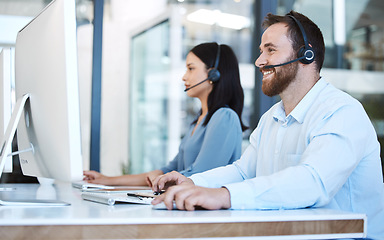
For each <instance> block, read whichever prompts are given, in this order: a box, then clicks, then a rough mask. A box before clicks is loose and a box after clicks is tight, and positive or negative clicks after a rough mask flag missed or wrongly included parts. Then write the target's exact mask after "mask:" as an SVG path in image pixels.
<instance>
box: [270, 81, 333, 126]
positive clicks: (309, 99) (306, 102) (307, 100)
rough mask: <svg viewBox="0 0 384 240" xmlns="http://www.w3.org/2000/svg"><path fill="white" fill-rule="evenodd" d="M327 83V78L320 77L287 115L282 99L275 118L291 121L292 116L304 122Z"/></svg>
mask: <svg viewBox="0 0 384 240" xmlns="http://www.w3.org/2000/svg"><path fill="white" fill-rule="evenodd" d="M327 84H328V83H327V82H326V81H325V80H323V79H322V78H320V80H319V81H317V83H316V84H315V85H314V86H313V87H312V88H311V90H309V92H308V93H307V94H306V95H305V96H304V98H303V99H301V101H300V102H299V104H297V106H296V107H295V108H294V109H293V110H292V112H291V113H290V114H289V115H288V116H285V110H284V105H283V102H282V101H280V102H279V103H278V106H277V108H276V110H275V112H274V114H273V118H274V119H275V120H276V121H282V122H286V121H289V120H290V119H291V118H293V119H295V120H296V121H297V122H298V123H300V124H302V123H303V121H304V117H305V115H306V113H307V112H308V109H309V108H310V107H311V105H312V104H313V102H314V101H315V99H316V97H317V96H318V95H319V93H320V92H321V91H322V90H323V89H324V88H325V87H326V85H327Z"/></svg>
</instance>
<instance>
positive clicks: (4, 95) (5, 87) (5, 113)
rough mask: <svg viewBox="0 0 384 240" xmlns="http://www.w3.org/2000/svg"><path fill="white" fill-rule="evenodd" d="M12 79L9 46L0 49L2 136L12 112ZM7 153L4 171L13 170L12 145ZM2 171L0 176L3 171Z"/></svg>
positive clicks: (0, 125) (0, 124) (0, 130)
mask: <svg viewBox="0 0 384 240" xmlns="http://www.w3.org/2000/svg"><path fill="white" fill-rule="evenodd" d="M11 81H12V50H11V48H9V47H6V48H3V49H1V51H0V136H3V135H4V134H5V130H6V129H7V126H8V123H9V120H10V118H11V113H12V99H11ZM5 151H6V153H7V157H6V161H5V165H4V169H3V171H2V172H12V169H13V167H12V156H8V154H9V153H11V151H12V150H11V145H10V146H9V147H8V149H6V150H5ZM2 172H0V176H1V173H2Z"/></svg>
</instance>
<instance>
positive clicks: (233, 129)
mask: <svg viewBox="0 0 384 240" xmlns="http://www.w3.org/2000/svg"><path fill="white" fill-rule="evenodd" d="M204 120H205V117H204V119H203V120H202V121H201V122H200V124H199V125H198V126H197V127H196V129H195V132H194V133H193V134H192V131H193V129H194V127H195V126H196V125H195V124H192V125H191V126H190V128H189V130H188V132H187V134H186V135H185V136H184V138H183V139H182V141H181V144H180V147H179V153H178V154H177V155H176V157H175V158H174V159H173V160H172V161H171V162H169V163H168V165H167V166H165V167H163V168H161V169H160V170H162V171H163V172H164V173H167V172H171V171H178V172H180V173H181V174H183V175H184V176H186V177H189V176H191V175H192V174H195V173H199V172H204V171H207V170H209V169H212V168H216V167H220V166H225V165H227V164H231V163H233V162H234V161H236V160H237V159H239V158H240V156H241V142H242V129H241V124H240V119H239V117H238V116H237V114H236V112H235V111H233V110H232V109H231V108H228V107H222V108H220V109H218V110H217V111H216V112H215V113H214V114H213V115H212V117H211V119H210V120H209V122H208V124H207V125H206V126H203V123H204Z"/></svg>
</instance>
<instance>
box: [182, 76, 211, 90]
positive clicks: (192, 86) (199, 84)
mask: <svg viewBox="0 0 384 240" xmlns="http://www.w3.org/2000/svg"><path fill="white" fill-rule="evenodd" d="M207 80H209V78H206V79H204V80H203V81H201V82H199V83H197V84H195V85H193V86H192V87H189V88H186V89H185V90H184V92H186V91H188V90H189V89H191V88H194V87H197V86H199V85H200V84H202V83H203V82H205V81H207Z"/></svg>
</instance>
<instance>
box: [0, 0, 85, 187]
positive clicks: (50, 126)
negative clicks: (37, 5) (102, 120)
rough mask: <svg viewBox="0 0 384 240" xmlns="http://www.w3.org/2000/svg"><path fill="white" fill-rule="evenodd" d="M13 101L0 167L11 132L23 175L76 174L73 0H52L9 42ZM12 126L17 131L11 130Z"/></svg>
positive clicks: (77, 134)
mask: <svg viewBox="0 0 384 240" xmlns="http://www.w3.org/2000/svg"><path fill="white" fill-rule="evenodd" d="M15 91H16V99H17V101H16V105H15V108H14V110H13V113H12V117H11V120H10V123H9V125H8V127H7V131H6V133H5V137H4V138H3V141H2V142H1V145H0V147H1V149H0V150H1V151H0V164H1V165H0V167H2V166H4V163H5V159H6V158H7V156H8V154H7V153H6V152H7V150H5V149H8V147H9V146H10V144H11V142H12V139H13V138H14V135H15V132H17V142H18V150H19V151H18V152H16V153H13V154H18V155H19V159H20V164H21V168H22V171H23V174H24V175H28V176H36V177H44V178H51V179H56V180H61V181H66V182H73V181H79V180H81V179H82V175H83V172H82V166H83V159H82V154H81V131H80V105H79V87H78V71H77V39H76V9H75V0H54V1H52V2H51V3H50V4H49V5H48V6H47V7H46V8H44V10H43V11H42V12H41V13H40V14H39V15H38V16H37V17H35V18H34V19H33V20H32V21H31V22H30V23H28V24H27V25H26V26H25V27H24V28H23V29H21V30H20V31H19V33H18V35H17V38H16V47H15ZM16 130H17V131H16Z"/></svg>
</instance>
